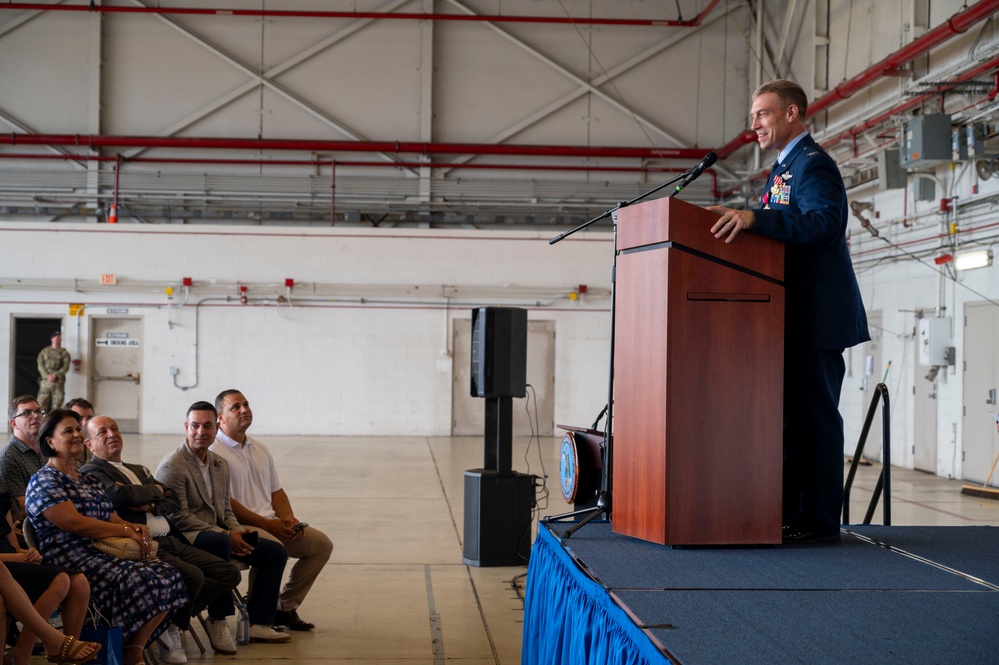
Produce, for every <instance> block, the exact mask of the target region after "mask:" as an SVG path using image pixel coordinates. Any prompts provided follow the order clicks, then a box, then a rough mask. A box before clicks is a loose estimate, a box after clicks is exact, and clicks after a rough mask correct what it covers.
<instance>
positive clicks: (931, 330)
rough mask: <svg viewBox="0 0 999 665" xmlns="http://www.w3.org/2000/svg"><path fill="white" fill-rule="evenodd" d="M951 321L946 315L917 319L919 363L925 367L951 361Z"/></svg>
mask: <svg viewBox="0 0 999 665" xmlns="http://www.w3.org/2000/svg"><path fill="white" fill-rule="evenodd" d="M950 329H951V321H950V319H949V318H946V317H939V318H937V317H934V318H930V317H925V318H922V319H919V364H920V365H923V366H927V367H931V366H934V365H950V364H952V363H953V352H951V351H950V349H951V344H952V340H951V332H950Z"/></svg>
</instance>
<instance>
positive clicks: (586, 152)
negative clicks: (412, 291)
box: [0, 133, 710, 165]
mask: <svg viewBox="0 0 999 665" xmlns="http://www.w3.org/2000/svg"><path fill="white" fill-rule="evenodd" d="M0 145H74V146H84V147H87V148H202V149H220V150H288V151H306V152H383V153H390V154H400V153H412V154H418V155H441V154H451V155H469V154H471V155H519V156H532V157H537V156H550V157H626V158H639V159H701V158H703V157H704V156H705V155H706V154H708V152H710V150H707V149H702V148H637V147H627V146H620V147H618V146H605V147H600V146H596V147H594V146H558V145H517V144H495V143H493V144H490V143H422V142H415V141H320V140H308V139H228V138H203V137H192V136H188V137H184V136H98V135H94V134H89V135H88V134H17V133H11V134H0ZM386 164H388V165H391V163H390V162H386Z"/></svg>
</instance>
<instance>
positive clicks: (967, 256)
mask: <svg viewBox="0 0 999 665" xmlns="http://www.w3.org/2000/svg"><path fill="white" fill-rule="evenodd" d="M990 265H992V250H991V249H979V250H976V251H974V252H962V253H959V254H958V255H957V257H956V258H955V259H954V267H956V268H957V269H958V270H971V269H972V268H984V267H986V266H990Z"/></svg>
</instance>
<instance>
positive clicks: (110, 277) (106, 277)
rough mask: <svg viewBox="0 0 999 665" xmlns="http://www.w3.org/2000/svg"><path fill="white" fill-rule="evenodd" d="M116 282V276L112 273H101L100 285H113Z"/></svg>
mask: <svg viewBox="0 0 999 665" xmlns="http://www.w3.org/2000/svg"><path fill="white" fill-rule="evenodd" d="M117 283H118V278H117V277H116V276H115V274H114V273H103V274H101V285H102V286H114V285H115V284H117Z"/></svg>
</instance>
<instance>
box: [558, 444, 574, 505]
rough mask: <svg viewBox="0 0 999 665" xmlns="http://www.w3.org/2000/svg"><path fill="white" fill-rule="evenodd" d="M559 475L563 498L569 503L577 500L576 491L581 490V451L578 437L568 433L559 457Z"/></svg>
mask: <svg viewBox="0 0 999 665" xmlns="http://www.w3.org/2000/svg"><path fill="white" fill-rule="evenodd" d="M558 475H559V481H560V485H561V486H562V498H563V499H565V500H566V502H567V503H572V502H574V501H575V500H576V490H577V489H578V488H579V451H578V450H577V448H576V437H574V436H573V435H572V432H567V433H566V435H565V436H564V437H562V447H561V449H560V450H559V455H558Z"/></svg>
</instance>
